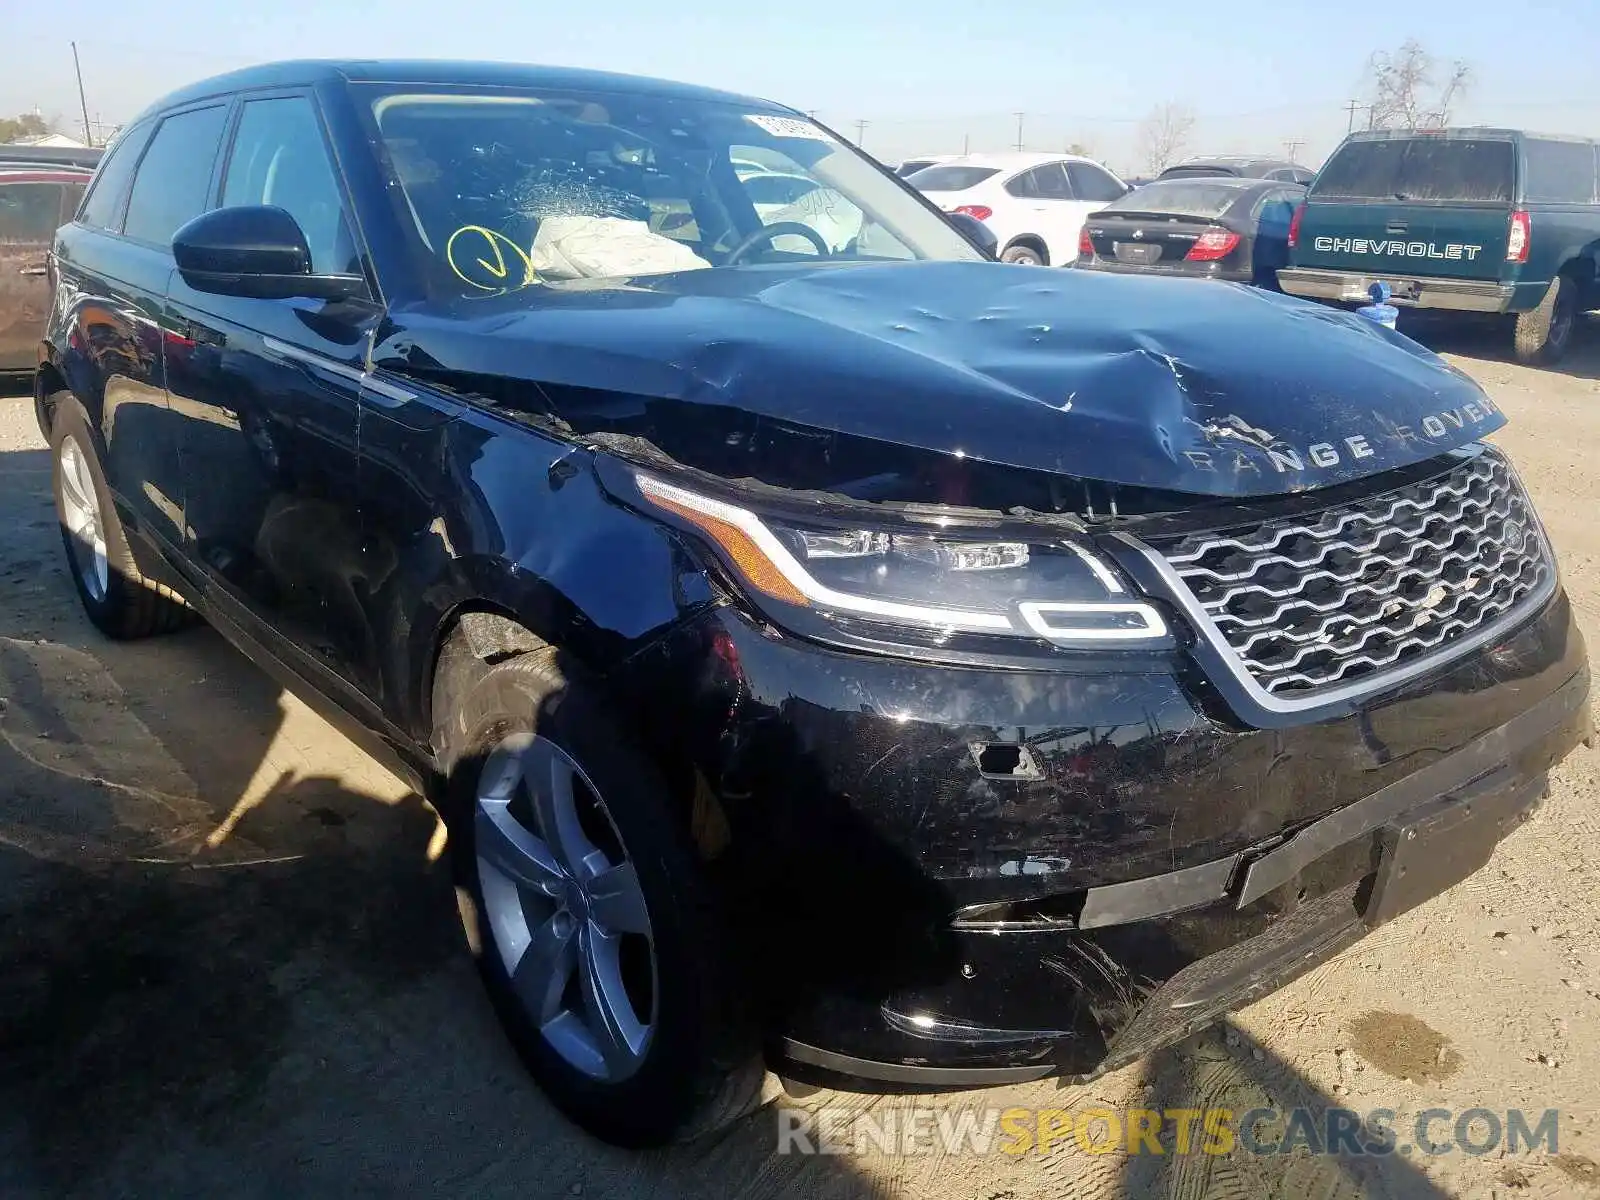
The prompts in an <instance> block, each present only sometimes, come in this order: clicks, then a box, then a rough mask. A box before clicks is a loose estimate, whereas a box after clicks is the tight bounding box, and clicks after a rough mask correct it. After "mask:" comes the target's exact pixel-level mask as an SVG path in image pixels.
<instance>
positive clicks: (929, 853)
mask: <svg viewBox="0 0 1600 1200" xmlns="http://www.w3.org/2000/svg"><path fill="white" fill-rule="evenodd" d="M752 152H759V154H758V157H760V159H761V161H764V162H776V161H782V162H783V163H785V164H786V168H785V169H786V170H788V171H790V172H791V173H793V174H796V175H801V176H807V177H810V178H812V179H814V180H815V181H816V182H817V185H818V186H817V187H816V188H815V189H812V190H811V191H810V192H808V194H807V197H806V199H805V202H803V203H799V204H796V205H794V206H791V207H789V208H779V209H774V208H772V207H771V206H767V205H758V204H757V203H756V202H754V201H753V200H752V199H751V198H750V196H749V195H748V194H747V193H746V192H745V190H744V181H742V180H741V178H740V175H739V173H738V172H737V171H736V170H735V169H734V167H733V165H732V164H733V162H734V161H735V160H741V161H742V160H744V159H747V158H749V157H751V154H752ZM53 271H54V274H55V279H56V296H55V302H54V306H53V313H54V315H53V318H52V321H51V324H50V328H49V330H48V334H47V336H46V338H45V340H44V342H43V345H42V347H41V352H40V362H39V371H38V387H37V403H38V414H39V421H40V423H41V425H42V427H43V428H44V430H45V432H46V433H47V434H48V436H49V439H50V442H51V445H52V447H53V448H54V457H55V464H56V471H55V487H56V496H57V501H58V504H59V508H60V517H61V525H62V531H63V538H64V544H65V547H66V551H67V554H68V555H69V557H70V560H71V563H72V567H73V577H74V579H75V581H76V585H77V588H78V590H79V592H80V594H81V596H82V600H83V603H84V606H85V607H86V609H87V610H88V613H89V615H90V617H91V618H92V619H93V620H94V622H95V623H96V624H97V625H98V626H99V627H100V628H101V629H102V630H104V631H105V632H106V633H107V634H109V635H111V636H114V637H135V636H140V635H144V634H150V633H155V632H158V631H162V630H167V629H172V628H176V627H178V626H180V625H182V624H183V623H184V622H185V621H186V620H188V619H190V618H191V617H192V616H193V615H196V614H198V615H200V616H203V617H204V618H205V619H206V620H208V621H210V622H211V623H213V624H214V625H215V626H216V627H217V628H218V629H220V630H222V631H223V632H224V633H225V634H226V635H227V636H228V637H229V638H231V639H232V640H233V641H234V642H236V643H237V644H238V645H239V646H240V647H241V648H242V649H243V650H244V652H245V653H246V654H248V655H249V656H250V657H251V658H252V659H253V660H255V661H256V662H258V663H259V664H261V665H262V666H263V667H264V668H266V669H267V670H269V671H271V672H273V673H275V674H276V675H277V676H278V677H280V678H281V679H282V680H283V681H284V682H285V683H286V684H287V686H289V687H291V688H293V689H295V690H296V691H298V692H300V693H301V694H303V695H305V696H306V697H307V698H308V699H310V700H311V701H312V702H314V703H316V704H318V705H319V706H320V708H321V709H322V711H324V712H326V713H327V714H328V715H329V716H330V718H332V719H334V720H335V721H337V722H338V723H339V724H341V725H342V726H343V727H344V728H346V729H347V730H349V731H350V732H351V733H352V735H353V736H355V737H356V738H358V739H359V740H360V741H361V742H362V743H363V744H364V745H366V746H368V747H370V748H371V750H372V751H373V752H374V753H375V754H378V755H381V756H382V757H384V758H385V760H386V761H388V762H389V763H390V764H391V765H393V766H394V767H396V769H398V770H400V771H402V772H404V773H405V774H406V775H407V776H408V777H409V778H410V779H411V780H413V781H414V782H415V784H416V786H417V787H418V788H419V789H420V790H421V791H423V792H424V793H425V794H426V795H427V796H428V797H429V798H430V799H432V800H433V802H434V803H435V804H436V805H437V806H438V807H439V808H440V810H441V811H442V812H443V813H444V814H445V816H446V819H447V821H448V822H449V825H450V832H451V842H452V847H453V852H454V858H455V862H456V865H457V868H458V870H459V872H460V879H461V882H462V886H463V889H464V891H465V892H466V893H467V894H468V895H469V896H470V899H471V903H470V904H469V905H467V906H466V908H467V912H468V927H469V929H468V932H469V935H470V941H471V945H472V947H473V949H474V951H475V953H476V955H477V957H478V960H479V962H480V964H481V967H482V972H483V975H484V978H485V980H486V982H487V984H488V987H489V990H490V993H491V995H492V996H493V998H494V1000H495V1002H496V1005H497V1007H498V1009H499V1011H500V1013H501V1015H502V1017H503V1019H504V1022H505V1025H506V1027H507V1029H508V1030H509V1032H510V1035H511V1037H512V1039H513V1041H514V1042H515V1044H516V1046H517V1048H518V1050H519V1051H520V1053H521V1054H522V1056H523V1057H524V1058H525V1060H526V1061H527V1063H528V1064H529V1066H530V1067H531V1068H532V1070H533V1072H534V1074H535V1075H536V1076H537V1077H538V1079H539V1080H540V1082H541V1083H542V1084H543V1086H544V1087H545V1088H546V1089H547V1090H548V1091H549V1093H550V1094H551V1095H552V1096H553V1097H554V1098H555V1099H556V1101H557V1102H558V1103H559V1104H560V1105H561V1106H562V1107H563V1108H564V1109H565V1111H567V1112H568V1113H570V1114H571V1115H572V1116H573V1117H574V1118H575V1119H577V1120H579V1121H581V1122H582V1123H584V1124H585V1125H587V1126H588V1127H589V1128H591V1129H593V1130H595V1131H596V1132H598V1133H599V1134H601V1135H602V1136H604V1137H607V1138H611V1139H614V1140H616V1141H619V1142H624V1143H630V1144H642V1143H650V1142H658V1141H662V1140H667V1139H671V1138H675V1137H685V1136H689V1135H692V1134H693V1133H695V1132H697V1131H700V1130H704V1129H707V1128H710V1127H713V1126H715V1125H717V1124H719V1123H721V1122H723V1121H725V1120H727V1119H730V1118H731V1117H732V1116H734V1115H737V1114H738V1113H740V1112H742V1111H743V1110H744V1109H745V1108H747V1107H748V1106H749V1105H750V1104H752V1103H753V1102H754V1100H755V1098H756V1096H757V1094H758V1089H759V1084H760V1081H761V1078H762V1067H763V1065H764V1064H765V1065H770V1066H772V1067H773V1068H775V1069H776V1070H777V1071H778V1072H779V1073H780V1074H781V1075H783V1076H784V1077H786V1078H791V1079H797V1080H799V1081H801V1082H805V1083H812V1084H835V1085H851V1086H858V1087H867V1088H881V1089H886V1090H892V1089H916V1090H931V1089H937V1088H942V1087H971V1086H977V1085H982V1084H987V1083H1004V1082H1011V1081H1021V1080H1029V1079H1036V1078H1040V1077H1043V1076H1048V1075H1060V1076H1066V1077H1080V1076H1088V1075H1092V1074H1094V1073H1096V1072H1098V1071H1101V1070H1104V1069H1106V1068H1108V1067H1111V1066H1114V1065H1117V1064H1119V1063H1123V1062H1126V1061H1128V1060H1129V1059H1131V1058H1134V1057H1136V1056H1138V1055H1140V1054H1142V1053H1144V1052H1146V1051H1148V1050H1150V1049H1152V1048H1154V1047H1157V1046H1160V1045H1163V1044H1165V1043H1168V1042H1170V1041H1172V1040H1174V1039H1176V1038H1179V1037H1181V1036H1183V1035H1184V1034H1186V1033H1187V1032H1189V1031H1192V1030H1194V1029H1197V1028H1199V1027H1201V1026H1203V1025H1205V1024H1206V1023H1207V1022H1209V1021H1212V1020H1214V1019H1215V1018H1216V1016H1217V1015H1218V1014H1219V1013H1221V1012H1223V1011H1224V1010H1225V1009H1226V1008H1227V1007H1228V1006H1230V1005H1234V1004H1237V1003H1239V1002H1241V1001H1243V1000H1245V999H1248V998H1250V997H1252V996H1255V995H1258V994H1260V993H1261V992H1262V991H1263V990H1265V989H1268V988H1271V987H1274V986H1276V985H1277V984H1278V983H1280V982H1282V981H1283V980H1285V979H1287V978H1289V977H1291V976H1292V975H1294V974H1295V973H1297V972H1298V971H1300V970H1302V969H1304V968H1305V967H1306V966H1308V965H1309V964H1311V963H1314V962H1316V961H1319V960H1320V959H1323V958H1325V957H1327V956H1328V955H1331V954H1333V953H1335V952H1336V951H1338V950H1339V949H1341V948H1343V947H1345V946H1347V945H1349V944H1350V943H1351V942H1352V941H1354V940H1355V939H1357V938H1358V937H1360V936H1361V935H1362V933H1363V932H1364V931H1365V930H1367V929H1369V928H1371V927H1372V926H1373V925H1375V924H1377V923H1379V922H1382V921H1384V920H1386V919H1388V918H1390V917H1391V916H1393V915H1394V914H1396V913H1398V912H1401V911H1403V910H1405V909H1407V908H1408V907H1410V906H1412V905H1414V904H1416V903H1417V902H1419V901H1420V900H1422V899H1424V898H1425V897H1427V896H1429V895H1432V894H1434V893H1436V892H1437V891H1439V890H1441V889H1443V888H1445V887H1447V886H1449V885H1451V884H1452V883H1454V882H1455V881H1456V880H1458V879H1460V878H1462V877H1463V876H1465V875H1466V874H1468V873H1470V872H1471V871H1473V870H1474V869H1476V868H1477V867H1478V866H1479V865H1481V864H1482V863H1483V862H1484V861H1485V860H1486V858H1487V856H1488V855H1489V853H1490V850H1491V848H1492V847H1493V845H1494V844H1495V843H1496V841H1497V840H1498V839H1499V838H1500V837H1501V836H1502V835H1503V834H1504V833H1505V832H1506V830H1507V829H1508V828H1509V827H1510V826H1511V825H1512V823H1514V822H1515V821H1516V820H1518V819H1520V818H1521V817H1522V816H1524V815H1526V814H1527V813H1528V812H1529V811H1530V810H1531V809H1532V807H1533V806H1534V805H1535V803H1536V802H1537V800H1538V799H1539V797H1540V796H1541V795H1542V794H1543V790H1544V788H1545V786H1546V784H1545V780H1546V773H1547V772H1548V771H1549V769H1550V768H1551V767H1552V766H1553V765H1554V764H1555V763H1557V762H1558V761H1560V759H1561V758H1562V757H1563V755H1565V754H1566V753H1567V752H1568V751H1569V750H1570V749H1571V748H1572V747H1573V746H1574V744H1575V743H1577V742H1578V741H1579V740H1580V739H1582V738H1584V737H1586V736H1587V734H1588V730H1589V718H1588V711H1587V705H1586V702H1585V701H1586V695H1587V692H1588V686H1589V685H1588V670H1587V666H1586V660H1585V653H1584V648H1583V645H1582V642H1581V640H1580V637H1579V635H1578V633H1577V631H1576V629H1575V627H1574V624H1573V620H1572V615H1571V612H1570V609H1569V606H1568V602H1567V600H1566V598H1565V596H1564V594H1563V593H1562V591H1561V588H1560V585H1559V581H1558V577H1557V570H1556V563H1555V559H1554V557H1553V555H1552V553H1551V549H1550V546H1549V544H1548V542H1547V541H1546V537H1545V533H1544V531H1543V529H1542V528H1541V526H1540V523H1539V521H1538V518H1537V517H1536V516H1535V514H1534V512H1533V509H1532V507H1531V505H1530V503H1529V500H1528V497H1527V495H1526V493H1525V492H1524V490H1523V488H1522V485H1521V484H1520V483H1519V482H1518V479H1517V475H1516V473H1515V471H1514V470H1513V469H1512V467H1511V464H1510V463H1509V462H1508V461H1507V460H1506V459H1505V457H1504V456H1503V455H1502V454H1501V453H1500V452H1499V451H1497V450H1495V449H1494V448H1492V447H1491V446H1489V445H1486V444H1485V443H1484V442H1483V441H1482V440H1481V439H1482V438H1483V437H1484V435H1486V434H1489V433H1491V432H1492V431H1493V430H1495V429H1496V428H1498V427H1499V426H1500V424H1501V423H1502V420H1503V418H1502V417H1501V415H1500V414H1499V412H1498V411H1497V410H1496V408H1495V406H1494V405H1493V403H1491V402H1490V400H1489V399H1488V398H1487V397H1486V396H1485V395H1484V394H1483V393H1482V391H1481V390H1480V389H1479V388H1478V387H1477V386H1476V385H1475V384H1473V383H1472V382H1471V381H1470V380H1469V379H1467V378H1466V377H1465V376H1464V375H1462V374H1461V373H1460V372H1458V371H1456V370H1454V369H1453V368H1451V367H1449V366H1447V365H1446V364H1444V363H1443V362H1441V361H1440V360H1439V359H1437V358H1436V357H1434V356H1433V355H1431V354H1429V353H1428V352H1426V351H1425V350H1423V349H1422V348H1420V347H1418V346H1417V345H1415V344H1414V343H1412V342H1410V341H1408V340H1407V339H1405V338H1402V337H1399V336H1396V335H1394V334H1392V333H1391V332H1389V331H1387V330H1384V329H1382V328H1380V327H1379V326H1377V325H1376V324H1374V323H1371V322H1367V321H1364V320H1363V319H1361V318H1359V317H1356V316H1352V315H1348V314H1345V313H1342V312H1338V311H1334V310H1330V309H1325V308H1322V307H1319V306H1315V305H1312V304H1307V303H1304V302H1301V301H1298V300H1294V299H1289V298H1286V297H1282V296H1275V295H1269V294H1265V293H1262V292H1258V291H1254V290H1251V289H1247V288H1242V287H1234V286H1231V285H1212V286H1201V285H1197V284H1194V283H1192V282H1188V281H1182V280H1166V279H1149V278H1136V277H1118V276H1102V275H1096V274H1089V273H1083V272H1071V271H1069V272H1065V273H1060V274H1052V275H1050V276H1049V277H1046V276H1043V275H1040V274H1039V273H1037V272H1033V271H1029V270H1026V269H1024V268H1012V267H1007V266H1003V265H999V264H995V263H992V262H987V261H984V260H983V258H982V256H981V255H980V254H979V253H978V252H977V251H976V250H975V249H974V248H973V245H972V243H970V242H969V241H968V240H966V238H965V237H964V236H963V235H962V234H961V233H960V232H958V230H957V229H956V227H954V226H952V225H951V224H950V223H948V222H947V221H946V220H945V219H944V218H943V217H942V216H941V214H939V213H938V212H937V211H935V210H934V209H932V208H930V207H929V206H928V205H927V204H926V203H925V202H924V201H923V200H922V199H921V198H920V197H919V196H918V195H917V194H916V192H915V191H913V190H911V189H909V188H907V187H905V186H904V185H903V184H901V183H900V182H898V181H897V180H895V179H894V178H893V177H892V176H891V175H889V174H888V173H887V172H885V171H884V170H883V169H882V168H880V167H879V166H878V165H877V164H875V163H874V162H872V161H871V160H869V159H867V158H865V157H864V156H862V155H860V154H858V153H857V152H856V151H855V150H853V149H852V148H851V147H850V146H848V145H846V144H845V143H843V142H842V141H841V140H840V139H838V138H837V137H835V136H834V135H833V134H832V133H830V132H828V131H827V130H825V129H823V128H821V127H819V126H817V125H816V124H814V123H812V122H811V121H809V120H807V119H806V118H805V117H803V116H802V115H801V114H799V113H797V112H795V111H793V110H791V109H787V108H781V107H778V106H775V105H773V104H770V103H767V102H765V101H759V100H752V99H747V98H742V97H737V96H730V95H724V94H720V93H714V92H709V91H704V90H700V89H696V88H690V87H683V86H677V85H671V84H664V83H653V82H646V81H642V80H636V79H626V78H618V77H611V76H604V75H595V74H587V73H580V72H572V71H558V70H544V69H534V68H525V67H518V66H508V65H499V66H488V65H447V64H437V63H435V64H405V63H346V64H287V65H280V66H271V67H261V68H253V69H250V70H248V71H245V72H242V73H238V74H234V75H230V76H225V77H222V78H219V79H215V80H211V81H209V82H206V83H201V84H198V85H195V86H193V87H190V88H188V89H186V90H184V91H181V92H179V93H177V94H175V95H173V96H171V97H170V98H168V99H167V100H165V101H163V102H162V103H160V104H159V105H157V106H156V107H155V108H153V109H151V110H150V111H149V112H148V113H146V114H145V115H144V116H142V117H140V118H139V119H138V120H137V121H135V122H133V123H132V124H131V125H130V126H129V128H128V130H127V132H126V133H124V134H123V135H122V137H121V139H120V141H119V142H118V144H117V145H116V146H115V148H114V149H112V151H111V152H110V153H109V154H108V156H107V158H106V160H105V162H104V164H103V165H102V167H101V168H100V171H99V173H98V176H97V178H96V180H95V182H94V184H93V185H92V187H91V190H90V192H89V194H88V195H87V197H86V199H85V201H84V203H83V206H82V208H81V210H80V211H79V213H78V214H77V218H76V220H75V221H73V222H72V223H71V224H70V225H68V226H67V227H65V228H64V229H63V230H62V231H61V232H60V234H59V235H58V237H57V240H56V243H55V247H54V258H53Z"/></svg>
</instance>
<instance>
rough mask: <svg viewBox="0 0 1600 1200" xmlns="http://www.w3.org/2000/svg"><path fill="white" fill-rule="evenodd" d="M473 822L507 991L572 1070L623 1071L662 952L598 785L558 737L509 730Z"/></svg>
mask: <svg viewBox="0 0 1600 1200" xmlns="http://www.w3.org/2000/svg"><path fill="white" fill-rule="evenodd" d="M473 821H474V825H473V836H474V839H475V846H476V851H477V867H478V883H479V887H480V890H481V894H482V896H483V905H484V917H485V919H486V920H487V922H488V924H489V927H490V928H491V930H492V931H493V934H494V943H495V947H496V950H497V951H498V953H499V955H500V960H501V963H502V965H503V966H504V968H505V972H506V976H507V978H508V979H509V980H510V982H511V990H512V992H513V993H514V994H515V996H516V997H517V999H518V1001H519V1002H520V1003H521V1004H522V1005H523V1007H524V1009H525V1010H526V1012H527V1014H528V1016H529V1017H530V1019H531V1020H532V1022H533V1024H534V1026H535V1027H536V1028H537V1029H538V1030H539V1032H540V1034H541V1035H542V1036H543V1037H544V1039H545V1041H546V1042H547V1043H548V1044H549V1045H550V1048H551V1049H552V1050H554V1051H555V1052H556V1053H557V1054H558V1055H559V1056H560V1057H561V1058H562V1059H564V1060H565V1061H566V1062H567V1063H568V1064H569V1065H570V1066H572V1067H574V1068H576V1069H577V1070H579V1071H581V1072H582V1073H583V1074H585V1075H587V1076H589V1077H591V1078H593V1079H598V1080H601V1081H603V1082H607V1083H615V1082H618V1081H620V1080H622V1079H626V1078H627V1077H629V1076H630V1075H632V1074H633V1073H634V1072H635V1071H637V1070H638V1069H639V1067H640V1065H641V1064H642V1063H643V1061H644V1058H645V1055H646V1054H647V1052H648V1050H649V1047H650V1040H651V1036H652V1034H653V1033H654V1028H655V1019H656V996H657V982H658V981H657V974H656V955H655V945H654V940H653V936H652V933H651V929H650V915H649V912H648V910H647V908H646V906H645V901H644V893H643V891H642V890H641V888H640V886H639V877H638V874H637V872H636V871H635V869H634V864H633V862H632V860H631V859H630V858H629V857H628V854H627V851H626V848H625V847H624V846H623V844H622V839H621V837H620V835H619V834H618V833H617V830H616V826H615V825H614V824H613V823H612V821H611V817H610V814H609V813H608V812H607V810H606V807H605V802H604V800H603V799H602V797H601V796H600V793H599V791H598V790H597V789H596V788H595V786H594V784H593V783H592V782H591V781H590V779H589V777H588V776H587V775H586V774H585V773H584V772H583V769H582V768H581V767H579V766H578V764H577V763H576V762H574V761H573V759H572V758H571V757H569V756H568V755H567V753H566V752H565V751H564V750H562V749H561V747H559V746H557V745H556V744H555V743H554V742H551V741H549V740H548V739H546V738H542V737H539V736H537V735H535V734H513V735H511V736H509V737H507V738H505V739H504V740H503V741H501V742H500V744H499V745H498V746H496V747H495V749H494V750H493V752H492V753H491V754H490V755H489V757H488V760H487V762H486V763H485V764H484V768H483V773H482V775H481V776H480V777H479V781H478V787H477V803H476V811H475V812H474V814H473Z"/></svg>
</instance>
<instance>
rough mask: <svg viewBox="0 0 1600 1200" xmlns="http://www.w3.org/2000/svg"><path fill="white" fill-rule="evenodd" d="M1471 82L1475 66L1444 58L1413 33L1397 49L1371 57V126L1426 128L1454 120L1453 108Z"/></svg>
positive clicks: (1369, 60)
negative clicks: (1412, 36)
mask: <svg viewBox="0 0 1600 1200" xmlns="http://www.w3.org/2000/svg"><path fill="white" fill-rule="evenodd" d="M1471 86H1472V69H1471V68H1470V67H1469V66H1468V65H1467V64H1466V63H1464V62H1461V61H1460V60H1459V59H1458V60H1456V61H1454V62H1450V63H1441V62H1440V61H1439V60H1438V59H1436V58H1434V57H1433V55H1431V54H1429V53H1428V52H1427V51H1426V50H1424V49H1423V48H1422V43H1420V42H1418V41H1417V40H1416V39H1415V38H1408V39H1407V40H1406V41H1405V42H1404V43H1403V44H1402V45H1401V46H1400V49H1398V50H1396V51H1395V52H1394V53H1392V54H1391V53H1389V52H1388V51H1384V50H1379V51H1377V52H1376V53H1374V54H1373V56H1372V57H1371V58H1370V59H1368V60H1367V91H1368V95H1369V96H1370V97H1371V103H1370V105H1369V107H1368V109H1367V128H1368V129H1421V128H1427V127H1434V128H1436V127H1438V126H1441V125H1448V124H1450V114H1451V110H1452V109H1453V108H1454V107H1455V104H1456V102H1457V101H1459V100H1460V99H1461V97H1462V95H1463V94H1464V93H1465V92H1466V90H1467V89H1468V88H1469V87H1471Z"/></svg>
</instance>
